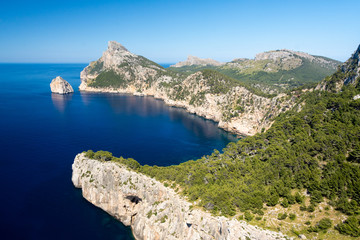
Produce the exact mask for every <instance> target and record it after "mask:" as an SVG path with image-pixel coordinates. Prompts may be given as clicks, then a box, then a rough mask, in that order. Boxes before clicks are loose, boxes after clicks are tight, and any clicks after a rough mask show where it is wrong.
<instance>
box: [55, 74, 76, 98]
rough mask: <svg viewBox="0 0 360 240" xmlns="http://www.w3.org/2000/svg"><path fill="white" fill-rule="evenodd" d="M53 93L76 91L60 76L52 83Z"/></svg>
mask: <svg viewBox="0 0 360 240" xmlns="http://www.w3.org/2000/svg"><path fill="white" fill-rule="evenodd" d="M50 88H51V92H53V93H58V94H68V93H73V92H74V89H73V88H72V86H71V85H70V83H68V82H67V81H66V80H65V79H63V78H62V77H60V76H57V77H56V78H54V79H53V80H52V81H51V83H50Z"/></svg>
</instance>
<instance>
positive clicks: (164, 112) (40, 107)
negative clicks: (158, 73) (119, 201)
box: [0, 64, 237, 240]
mask: <svg viewBox="0 0 360 240" xmlns="http://www.w3.org/2000/svg"><path fill="white" fill-rule="evenodd" d="M86 65H87V64H0V187H1V189H0V239H36V240H41V239H87V240H92V239H102V240H105V239H117V240H123V239H134V238H133V235H132V233H131V229H130V228H129V227H126V226H124V225H123V224H122V223H120V222H119V221H117V220H115V219H114V218H112V217H111V216H110V215H108V214H107V213H106V212H104V211H103V210H101V209H99V208H97V207H95V206H93V205H92V204H90V203H89V202H87V201H86V200H85V199H84V198H83V197H82V195H81V190H80V189H76V188H75V187H74V186H73V184H72V182H71V165H72V163H73V160H74V157H75V156H76V154H77V153H80V152H82V151H86V150H89V149H92V150H93V151H97V150H106V151H110V152H112V153H113V155H114V156H123V157H126V158H128V157H131V158H134V159H136V160H137V161H138V162H140V163H141V164H148V165H158V166H168V165H173V164H179V163H181V162H184V161H187V160H190V159H194V160H195V159H198V158H200V157H202V156H203V155H208V154H211V152H212V151H213V149H219V150H221V149H223V148H224V147H225V146H226V145H227V144H228V143H229V142H231V141H236V140H237V138H236V136H234V135H232V134H230V133H227V132H225V131H223V130H221V129H219V128H218V127H217V123H215V122H213V121H210V120H206V119H204V118H201V117H199V116H196V115H194V114H189V113H187V112H186V111H185V110H184V109H181V108H175V107H169V106H167V105H165V104H164V102H163V101H161V100H157V99H155V98H153V97H139V96H131V95H124V94H110V93H85V92H79V91H78V86H79V85H80V72H81V71H82V69H83V68H84V67H86ZM169 65H170V64H164V66H165V67H167V66H169ZM56 76H62V77H63V78H64V79H65V80H67V81H68V82H69V83H70V84H71V85H72V86H73V88H74V90H75V92H74V93H73V94H68V95H58V94H52V93H51V91H50V86H49V84H50V82H51V80H52V79H53V78H55V77H56Z"/></svg>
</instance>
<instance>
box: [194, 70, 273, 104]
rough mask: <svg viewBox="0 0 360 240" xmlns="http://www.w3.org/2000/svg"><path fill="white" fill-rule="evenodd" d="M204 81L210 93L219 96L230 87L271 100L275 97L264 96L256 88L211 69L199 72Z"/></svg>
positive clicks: (271, 95)
mask: <svg viewBox="0 0 360 240" xmlns="http://www.w3.org/2000/svg"><path fill="white" fill-rule="evenodd" d="M201 73H202V75H203V76H204V79H205V80H206V81H207V84H208V85H209V86H210V93H213V94H219V93H227V92H228V91H229V90H230V89H231V88H232V87H236V86H240V87H244V88H246V89H247V90H249V91H250V92H251V93H253V94H255V95H258V96H263V97H267V98H272V97H274V96H275V95H273V94H266V93H264V92H262V91H260V90H259V89H257V88H254V87H251V86H250V85H248V84H246V83H242V82H239V81H237V80H235V79H233V78H231V77H229V76H227V75H225V74H222V73H221V72H218V71H216V70H211V69H205V70H202V71H201Z"/></svg>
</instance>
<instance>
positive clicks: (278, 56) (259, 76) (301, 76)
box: [169, 49, 341, 93]
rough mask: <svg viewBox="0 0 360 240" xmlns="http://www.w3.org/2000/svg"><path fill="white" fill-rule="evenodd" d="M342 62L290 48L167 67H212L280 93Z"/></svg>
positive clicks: (314, 80)
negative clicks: (224, 60)
mask: <svg viewBox="0 0 360 240" xmlns="http://www.w3.org/2000/svg"><path fill="white" fill-rule="evenodd" d="M339 64H341V62H339V61H336V60H333V59H330V58H326V57H321V56H314V55H310V54H308V53H303V52H296V51H291V50H286V49H283V50H276V51H268V52H263V53H259V54H257V55H256V56H255V59H246V58H238V59H234V60H233V61H231V62H228V63H225V64H222V65H218V66H216V65H206V66H205V65H201V64H198V65H196V64H192V65H182V66H181V65H178V66H177V68H174V67H170V68H169V70H173V71H177V72H183V73H187V74H191V73H194V72H196V71H199V70H202V69H207V68H210V69H214V70H217V71H219V72H221V73H223V74H225V75H227V76H230V77H232V78H234V79H236V80H238V81H241V82H243V83H247V84H249V85H251V86H252V87H255V88H258V89H260V90H261V91H264V92H267V93H279V92H283V91H286V90H289V89H293V88H296V87H300V86H304V85H306V84H313V83H318V82H320V81H321V80H322V79H323V78H324V77H326V76H328V75H330V74H332V73H334V72H335V71H336V69H337V66H338V65H339Z"/></svg>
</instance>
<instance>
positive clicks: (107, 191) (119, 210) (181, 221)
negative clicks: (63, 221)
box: [72, 154, 286, 240]
mask: <svg viewBox="0 0 360 240" xmlns="http://www.w3.org/2000/svg"><path fill="white" fill-rule="evenodd" d="M72 170H73V173H72V181H73V183H74V185H75V187H77V188H81V189H82V193H83V196H84V198H86V199H87V200H88V201H89V202H91V203H93V204H94V205H96V206H98V207H100V208H102V209H103V210H105V211H106V212H108V213H109V214H110V215H112V216H114V217H115V218H116V219H118V220H120V221H121V222H122V223H123V224H125V225H127V226H131V228H132V230H133V234H134V236H135V238H136V239H144V240H145V239H146V240H150V239H191V240H196V239H209V240H210V239H219V240H220V239H227V240H231V239H234V240H235V239H236V240H238V239H242V240H245V239H286V238H285V236H284V235H283V234H281V233H276V232H272V231H269V230H263V229H260V228H258V227H255V226H251V225H248V224H247V223H246V222H244V221H238V220H235V219H228V218H225V217H214V216H212V215H211V214H209V213H206V212H203V211H201V210H199V209H193V207H192V204H191V203H189V202H187V201H186V200H184V199H183V198H181V197H180V196H179V195H178V194H177V193H175V191H174V190H173V189H171V188H168V187H165V186H164V185H163V184H162V183H160V182H158V181H156V180H154V179H152V178H149V177H147V176H145V175H143V174H139V173H136V172H134V171H130V170H128V169H126V168H125V167H124V166H121V165H119V164H117V163H114V162H101V161H98V160H92V159H88V158H86V157H85V156H84V154H78V155H77V156H76V157H75V160H74V163H73V165H72Z"/></svg>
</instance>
